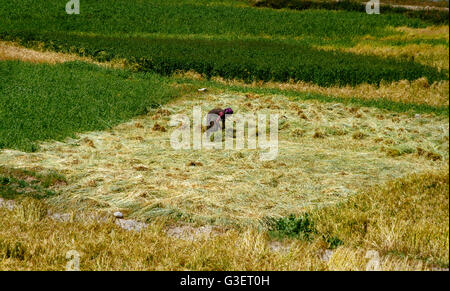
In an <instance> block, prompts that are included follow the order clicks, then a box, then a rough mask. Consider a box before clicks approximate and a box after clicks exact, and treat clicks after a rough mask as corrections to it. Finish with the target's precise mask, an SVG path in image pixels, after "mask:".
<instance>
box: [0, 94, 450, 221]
mask: <svg viewBox="0 0 450 291" xmlns="http://www.w3.org/2000/svg"><path fill="white" fill-rule="evenodd" d="M193 106H201V107H202V110H203V114H206V112H207V111H208V110H209V109H211V108H213V107H219V106H221V107H225V106H230V107H232V108H233V109H236V112H238V113H244V112H258V113H262V112H264V113H278V114H279V116H280V120H279V123H280V124H279V130H280V131H279V153H278V157H277V159H276V160H274V161H270V162H262V161H260V160H259V153H260V152H259V150H249V149H243V150H239V151H238V150H228V151H226V150H206V149H202V150H200V151H196V150H174V149H172V148H171V146H170V134H171V132H172V131H173V130H174V128H172V127H170V126H169V120H170V115H172V114H176V113H184V114H187V115H188V116H191V115H192V108H193ZM191 120H192V119H191ZM448 136H449V125H448V117H434V116H431V115H421V116H419V115H415V116H411V115H408V114H398V113H390V112H385V111H382V110H379V109H373V108H351V107H345V106H343V105H342V104H324V103H318V102H315V101H308V102H304V103H298V102H292V101H291V100H289V99H288V98H286V97H284V96H268V95H267V96H258V95H252V94H247V95H229V94H213V93H208V94H199V95H196V96H191V97H185V98H183V99H179V100H177V101H176V102H173V103H171V104H169V105H167V106H166V107H164V108H163V109H158V110H154V111H152V112H150V113H149V114H148V115H146V116H141V117H139V118H136V119H135V120H133V121H130V122H128V123H125V124H121V125H119V126H117V127H115V128H113V129H111V130H108V131H104V132H90V133H86V134H81V135H80V138H79V139H69V140H67V141H66V142H64V143H60V142H51V143H44V144H42V150H41V151H40V152H37V153H23V152H19V151H12V150H4V151H2V152H1V153H0V164H3V165H6V166H9V167H15V168H27V169H32V170H37V171H39V170H48V169H51V170H54V171H58V172H61V173H63V174H64V175H65V176H66V177H67V179H68V185H60V186H58V188H57V189H59V190H61V194H60V195H58V196H56V197H53V198H51V199H50V201H51V202H53V203H54V204H55V205H58V206H59V207H64V208H77V209H79V208H83V209H85V208H97V209H102V210H104V211H116V210H120V211H122V212H124V213H125V214H126V216H128V217H134V218H138V219H142V220H146V219H151V218H154V217H157V216H172V217H176V218H182V219H186V220H191V221H196V222H203V223H213V224H241V225H242V224H255V223H258V221H259V220H260V219H263V218H264V217H267V216H271V217H273V216H275V217H277V216H284V215H288V214H291V213H294V214H299V213H301V212H303V211H304V210H305V209H306V208H308V207H312V206H323V205H329V204H332V203H336V202H337V201H340V200H342V199H345V198H346V197H348V196H349V195H351V194H354V193H355V192H356V191H358V190H360V189H361V188H363V187H367V186H373V185H376V184H379V183H382V182H384V181H386V180H388V179H391V178H396V177H399V176H403V175H405V174H408V173H412V172H419V171H428V170H436V169H440V168H442V167H443V166H444V165H445V164H447V163H448V155H449V146H448Z"/></svg>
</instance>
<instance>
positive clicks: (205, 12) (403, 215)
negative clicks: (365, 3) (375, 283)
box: [0, 0, 449, 271]
mask: <svg viewBox="0 0 450 291" xmlns="http://www.w3.org/2000/svg"><path fill="white" fill-rule="evenodd" d="M66 2H67V1H62V0H47V1H44V0H39V1H36V0H34V1H31V0H19V1H15V2H12V1H2V3H1V5H0V270H65V269H66V264H67V259H66V257H65V256H66V253H67V252H68V251H71V250H75V251H76V252H77V253H79V254H80V264H79V267H80V269H81V270H210V271H211V270H212V271H216V270H244V271H250V270H369V269H373V268H375V269H377V270H448V268H449V262H448V257H449V251H448V250H449V223H448V219H449V211H448V207H449V206H448V205H449V204H448V203H449V179H448V173H449V168H448V159H449V66H448V61H449V25H448V9H447V10H446V9H445V8H446V7H447V8H448V2H446V3H447V4H446V5H445V3H441V2H439V4H435V5H434V6H436V7H437V9H436V10H426V11H424V10H420V9H414V10H411V9H410V8H405V7H393V6H389V5H386V6H382V10H381V13H380V14H378V15H376V14H372V15H369V14H367V13H365V11H364V10H362V9H361V4H360V3H359V2H358V3H357V2H354V1H353V2H352V1H344V2H339V3H335V2H332V1H302V0H292V1H291V0H279V1H278V0H271V1H250V0H249V1H246V0H222V1H220V0H210V1H208V0H200V1H193V0H165V1H162V0H115V1H112V0H108V1H107V0H100V1H94V0H81V1H80V14H67V13H66V11H65V7H66ZM391 2H392V3H390V4H395V5H418V4H417V3H416V2H417V1H413V0H405V1H391ZM394 2H395V3H394ZM443 2H445V1H443ZM202 88H203V89H202ZM199 89H202V90H199ZM194 107H196V108H200V109H201V110H202V112H203V113H204V114H206V113H207V112H208V111H209V110H211V109H213V108H217V107H220V108H226V107H231V108H233V110H234V111H235V113H242V114H247V113H248V114H256V113H262V114H266V115H267V114H277V115H278V116H279V119H278V152H277V157H276V158H275V159H274V160H271V161H261V160H260V159H259V157H260V154H261V150H260V149H250V148H244V149H239V150H238V149H233V150H225V149H215V150H214V149H212V150H211V149H201V150H195V149H192V147H191V148H190V149H183V150H177V149H174V148H173V147H172V146H171V143H170V139H171V135H172V134H173V133H174V131H175V129H176V128H175V127H174V126H173V124H171V118H172V117H173V116H174V115H175V114H185V115H186V116H188V117H189V118H192V110H193V108H194ZM227 124H229V123H227ZM257 135H258V137H260V136H263V135H264V133H262V132H257ZM117 212H120V215H117ZM115 213H116V214H115ZM374 259H376V267H374V264H373V262H374V261H373V260H374Z"/></svg>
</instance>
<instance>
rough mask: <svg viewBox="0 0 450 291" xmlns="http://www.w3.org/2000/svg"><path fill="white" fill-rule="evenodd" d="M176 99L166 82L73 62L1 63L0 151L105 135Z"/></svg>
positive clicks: (152, 76)
mask: <svg viewBox="0 0 450 291" xmlns="http://www.w3.org/2000/svg"><path fill="white" fill-rule="evenodd" d="M176 95H177V92H176V90H174V89H173V88H171V86H170V85H169V84H168V82H167V80H166V79H164V78H161V77H158V76H155V75H151V74H133V73H130V72H127V71H122V70H113V69H106V68H101V67H98V66H95V65H89V64H86V63H80V62H73V63H65V64H59V65H45V64H38V65H35V64H28V63H21V62H16V61H6V62H0V148H17V149H22V150H26V151H36V150H37V148H38V147H37V143H36V142H37V141H44V140H49V139H56V140H62V139H64V138H66V137H68V136H71V137H73V136H74V134H75V133H76V132H81V131H89V130H103V129H107V128H111V127H112V126H114V125H116V124H118V123H120V122H123V121H125V120H127V119H129V118H131V117H133V116H136V115H139V114H144V113H146V112H147V110H149V109H150V108H154V107H157V106H160V105H161V104H163V103H165V102H167V101H168V100H170V99H171V98H173V97H174V96H176Z"/></svg>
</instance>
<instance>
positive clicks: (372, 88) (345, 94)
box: [177, 72, 449, 106]
mask: <svg viewBox="0 0 450 291" xmlns="http://www.w3.org/2000/svg"><path fill="white" fill-rule="evenodd" d="M177 76H179V77H182V76H188V77H192V76H196V74H194V73H192V72H189V73H186V74H178V75H177ZM199 77H200V76H198V75H197V76H196V77H194V78H199ZM214 80H215V81H217V82H220V83H222V84H226V85H237V86H241V87H253V88H276V89H281V90H293V91H297V92H305V93H308V92H309V93H318V94H323V95H327V96H334V97H341V98H361V99H366V100H371V99H381V98H383V99H386V100H391V101H395V102H402V103H414V104H427V105H431V106H448V105H449V82H448V81H440V82H434V83H433V84H429V83H428V81H427V80H426V79H424V78H421V79H418V80H415V81H408V80H402V81H398V82H392V83H382V84H381V85H380V86H376V85H370V84H361V85H357V86H354V87H352V86H342V87H338V86H333V87H321V86H318V85H316V84H313V83H307V82H301V81H300V82H293V81H292V82H288V83H279V82H266V83H263V82H253V83H251V84H246V83H244V82H241V81H238V80H232V81H230V80H224V79H223V78H217V77H216V78H214Z"/></svg>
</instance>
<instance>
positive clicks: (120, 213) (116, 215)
mask: <svg viewBox="0 0 450 291" xmlns="http://www.w3.org/2000/svg"><path fill="white" fill-rule="evenodd" d="M114 217H115V218H123V213H122V212H120V211H116V212H114Z"/></svg>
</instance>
